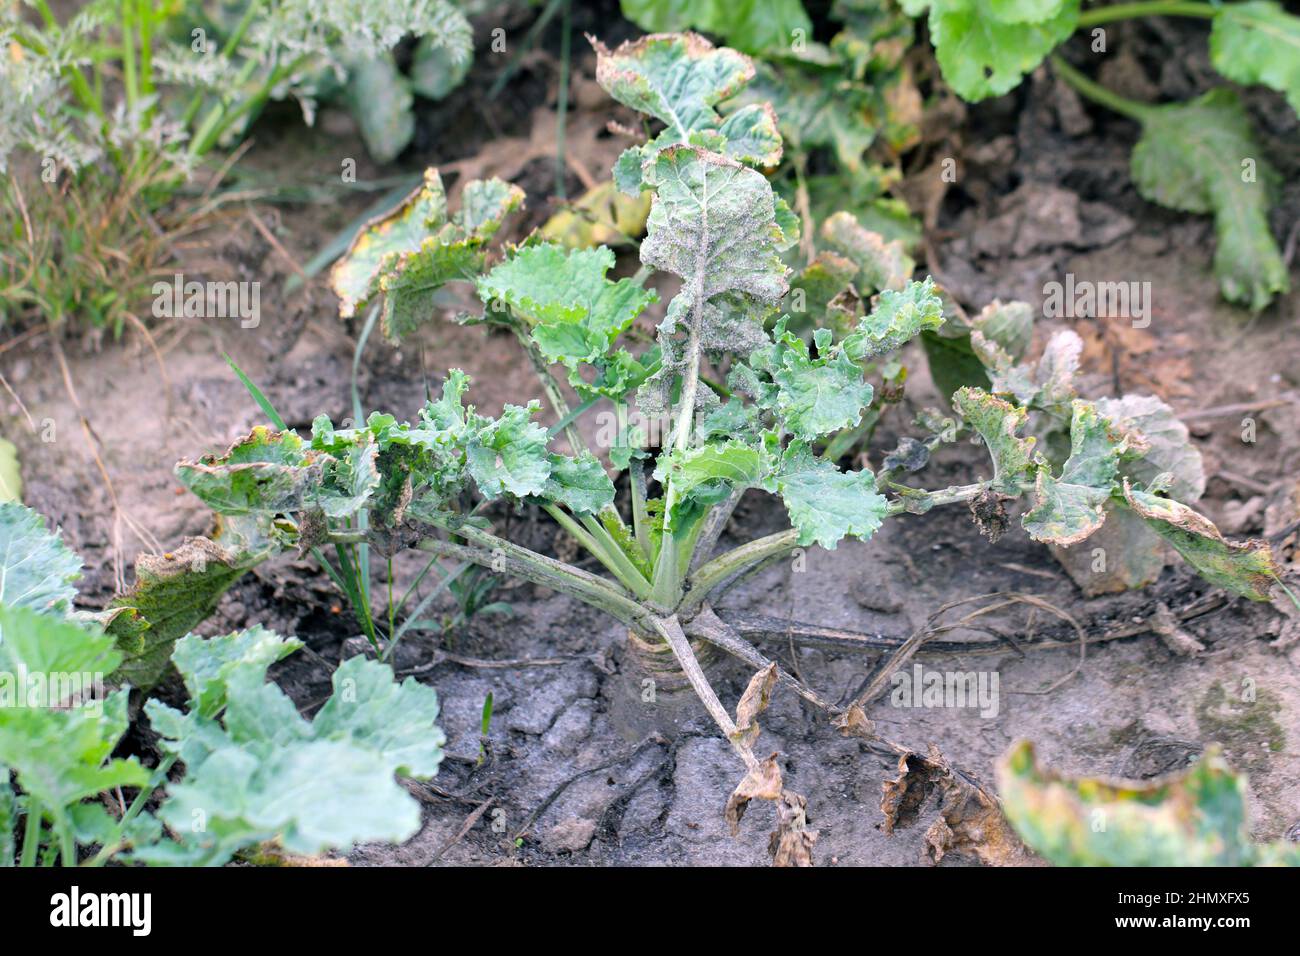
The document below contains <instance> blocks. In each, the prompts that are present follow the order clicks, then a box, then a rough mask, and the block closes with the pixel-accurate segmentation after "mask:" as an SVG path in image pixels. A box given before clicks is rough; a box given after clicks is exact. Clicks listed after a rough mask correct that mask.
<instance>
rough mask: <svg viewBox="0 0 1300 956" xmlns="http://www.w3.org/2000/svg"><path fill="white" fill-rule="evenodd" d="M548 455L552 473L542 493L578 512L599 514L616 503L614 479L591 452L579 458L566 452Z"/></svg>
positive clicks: (581, 513) (543, 495)
mask: <svg viewBox="0 0 1300 956" xmlns="http://www.w3.org/2000/svg"><path fill="white" fill-rule="evenodd" d="M548 458H549V460H550V463H551V473H550V475H549V476H548V477H547V479H546V487H545V488H544V489H543V491H542V497H544V498H548V499H550V500H551V501H554V502H557V503H559V504H562V505H564V507H566V508H568V509H569V510H570V511H572V512H573V513H574V514H579V515H594V514H598V513H599V512H600V511H602V510H603V509H605V508H607V507H609V506H610V505H612V504H613V503H614V483H613V482H612V481H610V480H609V475H607V474H606V473H605V468H604V466H603V465H601V463H600V461H599V460H598V459H597V458H596V457H595V456H594V455H592V454H591V452H583V453H582V454H581V455H579V456H578V457H577V458H566V457H565V456H563V455H550V456H548Z"/></svg>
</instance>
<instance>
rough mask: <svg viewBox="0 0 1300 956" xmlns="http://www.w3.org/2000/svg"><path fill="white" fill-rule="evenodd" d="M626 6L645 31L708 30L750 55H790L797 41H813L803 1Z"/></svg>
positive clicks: (633, 1) (658, 0)
mask: <svg viewBox="0 0 1300 956" xmlns="http://www.w3.org/2000/svg"><path fill="white" fill-rule="evenodd" d="M621 6H622V10H623V16H625V17H627V18H628V19H629V20H631V21H632V22H633V23H635V24H636V25H637V26H639V27H640V28H641V29H642V30H646V31H648V32H652V33H674V32H676V31H678V30H687V29H695V30H703V31H705V32H706V33H713V34H716V35H718V36H720V37H722V39H723V40H725V41H726V42H727V43H730V44H731V45H733V46H736V47H739V48H740V49H742V50H745V51H746V52H749V53H763V52H765V51H768V50H787V49H789V48H790V45H791V44H792V43H793V42H794V40H795V39H796V37H798V36H803V37H804V38H805V39H811V37H812V23H811V22H810V21H809V19H808V14H807V13H805V12H804V9H803V4H802V3H801V2H800V0H735V2H727V0H621ZM797 30H801V31H803V32H802V34H797V33H796V32H795V31H797Z"/></svg>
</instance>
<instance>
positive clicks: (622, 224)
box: [538, 169, 650, 249]
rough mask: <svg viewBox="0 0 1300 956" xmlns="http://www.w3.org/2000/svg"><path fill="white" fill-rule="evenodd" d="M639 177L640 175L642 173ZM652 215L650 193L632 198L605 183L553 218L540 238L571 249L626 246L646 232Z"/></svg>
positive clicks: (592, 189)
mask: <svg viewBox="0 0 1300 956" xmlns="http://www.w3.org/2000/svg"><path fill="white" fill-rule="evenodd" d="M637 173H638V175H640V170H639V169H638V171H637ZM649 215H650V194H649V193H642V192H638V193H637V195H635V196H629V195H627V194H626V193H623V192H621V191H620V190H619V189H618V187H617V186H616V185H615V184H614V182H613V181H612V180H606V181H604V182H600V183H597V184H596V185H595V186H593V187H592V188H591V189H588V190H587V191H586V192H585V193H583V194H582V195H581V196H580V197H579V198H578V199H577V200H576V201H575V202H573V203H572V204H571V205H569V206H567V207H565V208H563V209H561V210H560V211H559V212H557V213H556V214H555V215H553V216H551V218H550V219H548V220H546V222H545V224H544V225H543V226H542V227H541V229H539V230H538V234H539V235H540V236H541V237H542V238H543V239H546V240H549V241H551V242H558V243H560V244H561V245H564V246H568V247H569V248H570V249H587V248H591V247H593V246H600V245H618V244H626V243H628V242H630V241H631V240H633V239H635V238H637V237H638V236H640V235H641V233H643V232H644V231H645V221H646V217H647V216H649Z"/></svg>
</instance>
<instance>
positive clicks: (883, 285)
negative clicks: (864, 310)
mask: <svg viewBox="0 0 1300 956" xmlns="http://www.w3.org/2000/svg"><path fill="white" fill-rule="evenodd" d="M821 233H822V238H823V239H825V240H826V241H827V242H828V243H830V244H831V245H832V246H834V247H835V248H836V249H837V250H838V251H839V252H840V253H842V254H843V255H844V256H846V257H847V258H848V259H850V260H851V261H852V262H853V264H854V265H855V266H856V267H857V273H856V275H855V276H854V283H855V285H856V286H857V289H858V292H859V293H861V294H862V295H863V296H864V297H865V296H867V295H870V294H872V293H875V292H879V291H881V290H884V289H890V290H892V291H894V292H902V291H903V288H904V286H906V285H907V283H908V280H910V279H911V278H912V272H913V270H915V269H916V263H915V262H914V261H912V257H911V256H909V255H908V254H907V250H906V248H905V247H904V245H903V243H902V242H901V241H900V240H897V239H895V240H893V241H892V242H887V241H885V237H884V236H882V235H880V233H878V232H872V231H871V230H870V229H864V228H862V226H861V224H860V223H859V222H858V221H857V220H856V219H854V218H853V216H852V215H851V214H849V213H847V212H837V213H835V215H833V216H831V217H830V218H829V219H827V220H826V221H825V222H824V223H822V229H821Z"/></svg>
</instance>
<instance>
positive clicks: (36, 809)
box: [18, 796, 42, 867]
mask: <svg viewBox="0 0 1300 956" xmlns="http://www.w3.org/2000/svg"><path fill="white" fill-rule="evenodd" d="M41 816H42V811H41V805H40V804H39V803H37V802H36V800H34V799H32V797H31V796H28V798H27V826H26V827H25V828H24V829H23V855H22V856H21V857H20V858H19V860H18V865H19V866H28V867H30V866H35V865H36V853H37V851H38V850H40V848H41Z"/></svg>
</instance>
